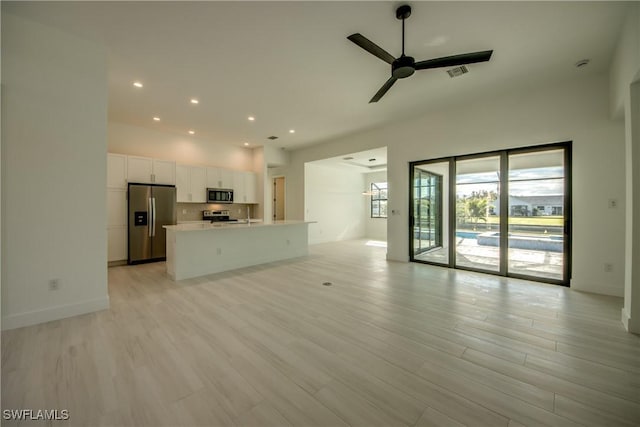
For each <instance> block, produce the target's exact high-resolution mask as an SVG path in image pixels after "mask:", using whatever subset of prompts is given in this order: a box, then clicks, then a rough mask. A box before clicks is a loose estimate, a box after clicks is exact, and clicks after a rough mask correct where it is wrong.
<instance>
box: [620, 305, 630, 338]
mask: <svg viewBox="0 0 640 427" xmlns="http://www.w3.org/2000/svg"><path fill="white" fill-rule="evenodd" d="M620 311H621V312H622V324H623V325H624V328H625V329H626V330H627V332H629V321H630V320H631V318H630V317H629V315H628V314H627V312H626V311H624V307H622V309H621V310H620Z"/></svg>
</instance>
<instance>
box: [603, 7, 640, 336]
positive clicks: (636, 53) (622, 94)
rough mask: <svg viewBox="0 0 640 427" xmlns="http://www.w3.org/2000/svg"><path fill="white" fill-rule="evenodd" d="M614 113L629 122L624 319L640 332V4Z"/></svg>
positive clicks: (621, 62)
mask: <svg viewBox="0 0 640 427" xmlns="http://www.w3.org/2000/svg"><path fill="white" fill-rule="evenodd" d="M634 82H635V83H634ZM610 88H611V95H610V97H611V114H612V115H613V116H614V117H616V118H618V117H620V118H623V119H624V125H625V159H626V165H625V173H626V202H627V203H626V211H625V225H626V233H625V286H624V307H623V309H622V322H623V324H624V325H625V327H626V328H627V330H629V331H631V332H636V333H640V185H638V182H640V4H639V3H634V4H632V6H630V10H629V12H628V14H627V17H626V19H625V23H624V26H623V28H622V31H621V33H620V40H619V41H618V44H617V46H616V52H615V54H614V57H613V61H612V66H611V73H610Z"/></svg>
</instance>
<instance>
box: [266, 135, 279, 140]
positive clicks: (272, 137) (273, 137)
mask: <svg viewBox="0 0 640 427" xmlns="http://www.w3.org/2000/svg"><path fill="white" fill-rule="evenodd" d="M267 139H270V140H272V141H273V140H274V139H278V137H277V136H273V135H271V136H268V137H267Z"/></svg>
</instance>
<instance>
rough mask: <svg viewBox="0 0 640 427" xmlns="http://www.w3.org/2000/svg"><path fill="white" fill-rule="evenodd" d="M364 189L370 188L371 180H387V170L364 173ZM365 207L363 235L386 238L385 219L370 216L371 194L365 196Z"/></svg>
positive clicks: (369, 237) (372, 237) (379, 238)
mask: <svg viewBox="0 0 640 427" xmlns="http://www.w3.org/2000/svg"><path fill="white" fill-rule="evenodd" d="M364 182H365V184H364V186H365V189H370V188H371V183H372V182H387V171H384V172H371V173H365V174H364ZM365 200H366V207H365V212H364V218H365V237H367V238H368V239H373V240H382V241H386V240H387V219H386V218H371V196H366V197H365Z"/></svg>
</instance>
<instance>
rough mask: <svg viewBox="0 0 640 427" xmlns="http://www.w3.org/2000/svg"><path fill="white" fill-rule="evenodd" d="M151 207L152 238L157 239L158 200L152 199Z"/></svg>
mask: <svg viewBox="0 0 640 427" xmlns="http://www.w3.org/2000/svg"><path fill="white" fill-rule="evenodd" d="M151 206H152V207H153V219H152V221H153V234H152V237H155V235H156V198H155V197H154V198H152V199H151Z"/></svg>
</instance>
